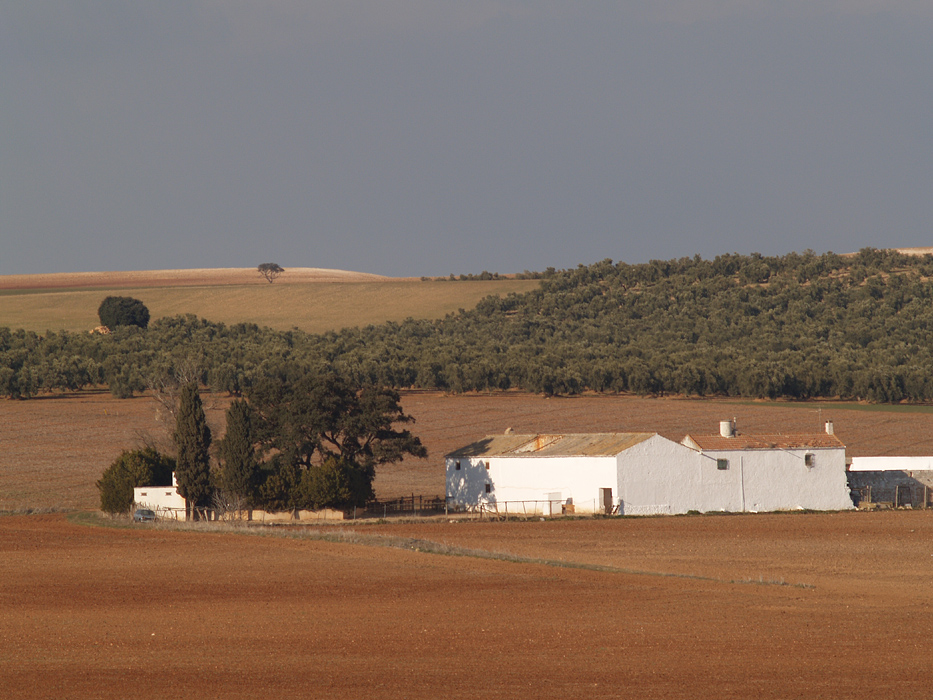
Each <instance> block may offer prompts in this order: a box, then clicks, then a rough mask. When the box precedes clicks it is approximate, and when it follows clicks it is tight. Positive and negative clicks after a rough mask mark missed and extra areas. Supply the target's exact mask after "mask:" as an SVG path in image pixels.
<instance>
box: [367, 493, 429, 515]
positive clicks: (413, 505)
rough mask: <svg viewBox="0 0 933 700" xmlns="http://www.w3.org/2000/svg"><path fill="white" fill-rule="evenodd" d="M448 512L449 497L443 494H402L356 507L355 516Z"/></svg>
mask: <svg viewBox="0 0 933 700" xmlns="http://www.w3.org/2000/svg"><path fill="white" fill-rule="evenodd" d="M446 512H447V499H445V498H443V497H441V496H418V495H415V494H412V495H411V496H400V497H399V498H390V499H386V500H382V501H371V502H370V503H367V504H366V506H364V507H363V508H355V509H354V510H353V516H354V517H357V518H362V517H373V516H376V517H381V518H387V517H389V516H390V515H395V516H398V515H437V514H438V513H446Z"/></svg>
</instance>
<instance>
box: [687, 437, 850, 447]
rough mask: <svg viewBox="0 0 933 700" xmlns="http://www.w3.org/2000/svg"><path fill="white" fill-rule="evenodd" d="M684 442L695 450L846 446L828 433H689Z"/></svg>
mask: <svg viewBox="0 0 933 700" xmlns="http://www.w3.org/2000/svg"><path fill="white" fill-rule="evenodd" d="M682 444H684V445H686V446H687V447H692V448H693V449H695V450H709V451H721V450H794V449H806V448H813V449H820V448H836V449H838V448H844V447H845V445H844V444H843V442H842V440H840V439H839V438H838V437H836V436H835V435H830V434H828V433H812V434H803V435H736V436H735V437H723V436H722V435H687V436H686V437H685V438H684V439H683V440H682Z"/></svg>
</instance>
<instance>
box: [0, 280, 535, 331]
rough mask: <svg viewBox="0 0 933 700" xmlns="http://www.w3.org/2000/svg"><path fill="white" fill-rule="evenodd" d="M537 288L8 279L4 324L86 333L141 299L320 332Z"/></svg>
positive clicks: (0, 283) (222, 318) (0, 295)
mask: <svg viewBox="0 0 933 700" xmlns="http://www.w3.org/2000/svg"><path fill="white" fill-rule="evenodd" d="M538 284H539V283H538V282H537V281H535V280H514V279H500V280H486V281H471V282H437V281H426V282H422V281H421V280H419V279H398V278H391V277H381V276H379V275H370V274H366V273H362V272H347V271H344V270H324V269H318V268H288V269H286V271H285V273H284V274H282V275H281V276H280V277H279V278H278V279H277V280H276V281H275V282H274V283H273V284H269V283H268V282H266V281H265V280H264V279H263V278H262V277H260V276H259V273H258V272H256V270H255V269H252V268H249V269H242V268H231V269H208V270H150V271H142V272H82V273H70V274H64V273H63V274H49V275H4V276H0V326H8V327H10V328H24V329H26V330H31V331H35V332H37V333H45V332H46V331H47V330H54V331H58V330H67V331H74V332H78V331H87V330H90V329H92V328H94V327H96V326H97V325H99V324H100V320H99V319H98V317H97V308H98V307H99V306H100V302H101V301H103V299H104V297H106V296H108V295H110V294H115V295H120V296H131V297H134V298H136V299H139V300H141V301H142V302H143V303H144V304H146V307H147V308H148V309H149V311H150V314H151V316H152V318H153V319H157V318H162V317H165V316H176V315H184V314H194V315H195V316H198V317H199V318H206V319H208V320H211V321H215V322H219V323H227V324H234V323H255V324H257V325H260V326H269V327H270V328H276V329H279V330H290V329H292V328H299V329H301V330H303V331H307V332H309V333H322V332H325V331H330V330H339V329H341V328H345V327H348V326H350V327H352V326H365V325H368V324H380V323H385V322H386V321H403V320H405V319H406V318H409V317H411V318H415V319H434V318H442V317H444V316H445V315H446V314H448V313H454V312H456V311H457V310H458V309H461V308H463V309H469V308H473V307H474V306H476V304H477V302H479V300H480V299H482V298H484V297H486V296H489V295H493V294H495V295H503V296H504V295H506V294H508V293H509V292H516V293H521V292H526V291H528V290H531V289H534V288H535V287H537V286H538Z"/></svg>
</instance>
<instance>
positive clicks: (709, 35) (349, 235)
mask: <svg viewBox="0 0 933 700" xmlns="http://www.w3.org/2000/svg"><path fill="white" fill-rule="evenodd" d="M931 36H933V3H931V2H929V0H851V1H847V0H160V1H159V2H138V1H137V0H132V1H124V0H77V1H76V0H29V2H22V1H21V0H0V275H5V274H32V273H47V272H73V271H74V272H76V271H102V270H150V269H174V268H201V267H254V266H256V265H258V264H259V263H261V262H276V263H278V264H280V265H282V266H283V267H285V268H286V270H287V269H288V267H290V266H291V267H323V268H338V269H346V270H357V271H363V272H372V273H378V274H384V275H391V276H421V275H446V274H449V273H452V272H453V273H456V274H460V273H479V272H481V271H483V270H488V271H490V272H500V273H509V272H521V271H523V270H543V269H545V268H546V267H549V266H553V267H557V268H568V267H576V266H577V265H578V264H589V263H593V262H597V261H600V260H604V259H606V258H611V259H613V260H615V261H624V262H628V263H638V262H645V261H648V260H651V259H669V258H679V257H684V256H693V255H695V254H699V255H701V256H703V257H705V258H712V257H715V256H716V255H719V254H722V253H731V252H738V253H743V254H748V253H752V252H760V253H763V254H765V255H783V254H785V253H788V252H791V251H798V252H800V251H803V250H806V249H812V250H814V251H816V252H818V253H821V252H825V251H830V250H831V251H834V252H837V253H844V252H853V251H856V250H859V249H860V248H863V247H866V246H872V247H877V248H885V247H913V246H931V245H933V236H931V226H930V222H931V221H933V128H931V125H933V89H931V84H933V41H931V40H930V37H931Z"/></svg>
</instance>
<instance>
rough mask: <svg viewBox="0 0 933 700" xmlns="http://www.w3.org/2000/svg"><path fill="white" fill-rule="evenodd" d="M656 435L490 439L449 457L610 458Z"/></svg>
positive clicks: (584, 434) (574, 435) (498, 437)
mask: <svg viewBox="0 0 933 700" xmlns="http://www.w3.org/2000/svg"><path fill="white" fill-rule="evenodd" d="M655 435H657V433H569V434H566V435H563V434H558V435H487V436H486V437H484V438H483V439H482V440H478V441H476V442H474V443H471V444H469V445H466V446H465V447H461V448H460V449H458V450H454V451H453V452H451V453H450V454H448V455H447V456H448V457H526V456H527V457H579V456H591V457H611V456H614V455H617V454H619V453H620V452H623V451H625V450H627V449H629V448H630V447H633V446H635V445H637V444H638V443H640V442H644V441H645V440H647V439H648V438H650V437H653V436H655Z"/></svg>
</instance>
